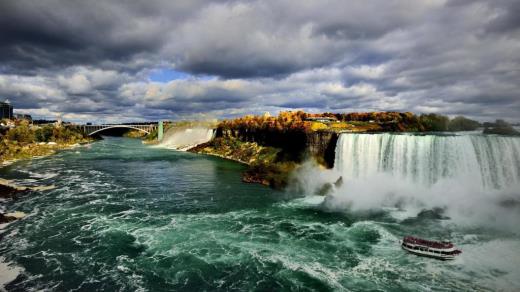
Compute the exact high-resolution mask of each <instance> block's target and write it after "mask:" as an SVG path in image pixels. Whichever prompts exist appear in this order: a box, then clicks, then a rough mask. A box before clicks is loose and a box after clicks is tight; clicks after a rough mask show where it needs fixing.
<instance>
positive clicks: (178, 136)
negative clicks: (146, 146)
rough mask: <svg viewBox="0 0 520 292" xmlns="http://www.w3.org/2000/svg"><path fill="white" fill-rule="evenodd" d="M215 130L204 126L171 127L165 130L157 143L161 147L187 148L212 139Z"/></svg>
mask: <svg viewBox="0 0 520 292" xmlns="http://www.w3.org/2000/svg"><path fill="white" fill-rule="evenodd" d="M214 135H215V130H214V129H211V128H206V127H194V128H173V129H170V130H168V131H167V132H166V134H165V136H164V139H163V140H162V142H161V143H160V144H159V145H160V146H162V147H165V148H170V149H175V150H184V151H185V150H188V149H190V148H192V147H195V146H197V145H199V144H202V143H206V142H208V141H210V140H211V139H213V137H214Z"/></svg>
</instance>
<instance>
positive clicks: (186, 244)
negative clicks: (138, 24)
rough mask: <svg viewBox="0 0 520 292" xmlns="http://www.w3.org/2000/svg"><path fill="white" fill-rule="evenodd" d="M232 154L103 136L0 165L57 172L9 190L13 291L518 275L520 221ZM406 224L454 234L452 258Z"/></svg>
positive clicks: (501, 281)
mask: <svg viewBox="0 0 520 292" xmlns="http://www.w3.org/2000/svg"><path fill="white" fill-rule="evenodd" d="M243 170H244V166H243V165H241V164H238V163H235V162H231V161H227V160H223V159H219V158H214V157H208V156H203V155H196V154H191V153H185V152H178V151H172V150H168V149H161V148H156V147H152V146H145V145H142V144H141V142H140V141H138V140H132V139H126V138H107V139H105V140H103V141H100V142H96V143H94V144H92V145H90V146H82V147H79V148H76V149H73V150H68V151H63V152H60V153H58V154H57V155H53V156H49V157H45V158H40V159H34V160H30V161H21V162H17V163H14V164H12V165H10V166H7V167H4V168H2V169H0V176H1V177H3V178H7V179H14V180H15V181H16V182H18V183H21V184H31V185H34V184H36V185H51V184H53V185H55V186H56V188H55V189H53V190H50V191H45V192H41V193H37V192H33V193H29V194H27V195H23V196H22V197H20V198H19V199H18V200H16V201H14V202H8V203H6V205H5V208H6V209H7V210H9V211H13V210H17V211H23V212H25V213H27V214H28V216H27V217H26V218H24V219H22V220H19V221H16V222H14V223H12V224H10V225H8V226H6V227H5V228H4V229H3V230H0V232H2V233H1V234H0V257H1V259H2V261H3V262H4V263H6V264H8V265H9V266H10V267H11V268H12V269H16V271H18V275H17V276H16V277H15V279H14V280H13V281H11V282H10V283H7V284H6V285H5V289H6V290H8V291H39V290H48V291H99V290H103V291H175V290H179V291H469V290H484V291H487V290H507V291H509V290H516V289H520V280H519V279H520V272H519V269H520V266H519V261H518V254H519V253H520V240H519V238H520V237H519V236H518V234H517V233H515V232H512V231H503V230H501V229H496V228H491V227H482V226H478V225H459V224H455V223H453V222H451V221H450V220H437V219H434V218H432V217H431V216H419V217H415V216H412V217H408V218H401V217H399V216H395V214H393V211H389V210H384V209H380V210H371V211H348V210H336V209H334V211H332V210H331V209H329V208H325V207H323V206H322V204H320V202H321V201H322V200H323V198H321V197H303V195H302V194H297V193H290V192H285V191H274V190H271V189H269V188H266V187H263V186H260V185H256V184H245V183H242V182H241V180H240V173H241V171H243ZM405 235H417V236H422V237H426V238H449V239H451V240H453V241H454V242H455V243H456V244H457V245H458V246H459V247H460V248H461V249H462V250H463V254H462V255H461V256H460V257H459V258H458V259H456V260H454V261H450V262H443V261H438V260H434V259H429V258H422V257H417V256H414V255H411V254H409V253H406V252H405V251H403V250H402V249H401V248H400V245H399V240H400V239H401V238H402V237H403V236H405Z"/></svg>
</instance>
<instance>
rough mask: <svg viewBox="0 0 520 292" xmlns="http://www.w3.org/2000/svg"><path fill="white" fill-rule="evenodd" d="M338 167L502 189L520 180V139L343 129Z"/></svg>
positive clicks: (350, 174) (353, 172)
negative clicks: (451, 180)
mask: <svg viewBox="0 0 520 292" xmlns="http://www.w3.org/2000/svg"><path fill="white" fill-rule="evenodd" d="M334 168H335V170H336V171H337V172H339V173H340V174H341V175H342V176H343V177H344V178H345V179H354V178H366V177H369V176H373V175H375V174H378V173H384V174H387V175H390V176H391V177H394V178H395V179H398V180H406V181H409V182H412V183H414V184H419V185H422V186H431V185H433V184H435V183H437V182H438V181H439V180H441V179H457V178H460V179H461V180H462V179H464V180H465V181H471V182H472V184H477V185H479V186H480V187H481V188H482V189H502V188H505V187H508V186H511V185H514V184H518V183H520V138H515V137H501V136H482V135H460V136H458V135H453V136H442V135H396V134H342V135H340V137H339V140H338V143H337V146H336V158H335V167H334Z"/></svg>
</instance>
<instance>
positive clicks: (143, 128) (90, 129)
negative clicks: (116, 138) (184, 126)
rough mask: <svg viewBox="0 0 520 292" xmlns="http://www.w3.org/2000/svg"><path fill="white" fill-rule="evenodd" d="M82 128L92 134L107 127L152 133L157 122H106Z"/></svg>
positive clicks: (82, 126)
mask: <svg viewBox="0 0 520 292" xmlns="http://www.w3.org/2000/svg"><path fill="white" fill-rule="evenodd" d="M79 127H80V128H81V130H82V131H83V132H84V133H85V134H87V135H89V136H91V135H94V134H97V133H99V132H102V131H104V130H107V129H118V128H119V129H121V128H122V129H134V130H139V131H142V132H145V133H147V134H150V132H152V131H153V130H155V129H157V127H158V125H157V124H148V125H124V124H106V125H81V126H79Z"/></svg>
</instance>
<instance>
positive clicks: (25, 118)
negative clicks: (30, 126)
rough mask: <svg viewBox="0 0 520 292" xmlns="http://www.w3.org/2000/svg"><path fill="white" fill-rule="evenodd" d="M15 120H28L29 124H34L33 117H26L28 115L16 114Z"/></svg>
mask: <svg viewBox="0 0 520 292" xmlns="http://www.w3.org/2000/svg"><path fill="white" fill-rule="evenodd" d="M14 118H15V119H17V120H28V121H29V122H32V116H31V115H26V114H14Z"/></svg>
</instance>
